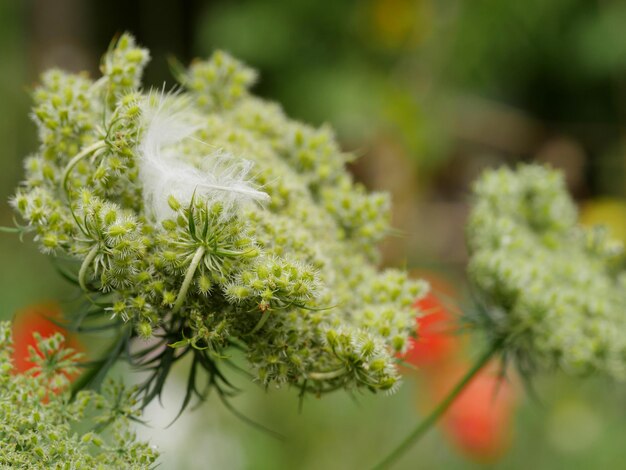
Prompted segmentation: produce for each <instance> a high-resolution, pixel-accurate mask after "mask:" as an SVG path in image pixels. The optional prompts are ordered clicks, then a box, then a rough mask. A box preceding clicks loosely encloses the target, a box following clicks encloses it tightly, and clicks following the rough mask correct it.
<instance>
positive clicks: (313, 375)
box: [307, 367, 346, 380]
mask: <svg viewBox="0 0 626 470" xmlns="http://www.w3.org/2000/svg"><path fill="white" fill-rule="evenodd" d="M345 373H346V369H344V368H343V367H342V368H341V369H336V370H331V371H329V372H309V374H308V376H307V377H308V378H309V379H312V380H331V379H336V378H337V377H341V376H342V375H343V374H345Z"/></svg>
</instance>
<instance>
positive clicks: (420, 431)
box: [373, 342, 501, 470]
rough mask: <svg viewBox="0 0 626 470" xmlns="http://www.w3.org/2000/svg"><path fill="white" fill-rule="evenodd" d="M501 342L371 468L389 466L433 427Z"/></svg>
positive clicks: (476, 363) (376, 469)
mask: <svg viewBox="0 0 626 470" xmlns="http://www.w3.org/2000/svg"><path fill="white" fill-rule="evenodd" d="M500 347H501V343H500V342H495V343H494V344H493V345H492V346H491V348H489V349H488V350H487V351H485V353H483V355H482V356H480V357H479V358H478V360H477V361H476V362H475V363H474V365H473V366H472V368H471V369H470V370H469V371H467V373H466V374H465V375H464V376H463V378H461V380H460V381H459V382H458V383H457V384H456V386H455V387H454V388H453V389H452V391H451V392H450V393H449V394H448V395H447V396H446V397H445V398H444V399H443V401H442V402H441V403H439V405H438V406H437V407H436V408H435V409H434V410H433V411H432V413H431V414H430V415H429V416H428V417H427V418H426V419H424V420H423V421H422V422H421V423H420V424H419V425H418V426H417V427H416V428H415V429H414V430H413V431H412V432H411V434H409V435H408V436H407V437H406V438H405V439H404V441H403V442H402V443H401V444H400V445H399V446H398V447H397V448H396V449H395V450H394V451H393V452H391V453H390V454H389V455H388V456H387V457H385V459H384V460H383V461H382V462H380V463H379V464H378V465H376V466H375V467H374V468H373V470H381V469H384V468H389V467H390V466H391V464H392V463H393V462H394V461H396V460H397V459H398V458H399V457H400V456H401V455H402V454H404V452H406V451H407V450H408V449H409V448H410V447H411V446H412V445H413V444H414V443H415V442H417V441H418V440H419V439H420V438H421V437H422V436H423V435H424V434H426V432H427V431H428V430H429V429H430V428H431V427H433V425H434V424H435V423H436V422H437V421H438V420H439V418H441V417H442V416H443V414H444V413H445V412H446V411H447V410H448V408H450V405H452V403H454V400H455V399H456V398H457V397H458V396H459V394H460V393H461V392H462V391H463V389H465V387H466V386H467V385H468V384H469V383H470V382H471V380H472V379H473V378H474V376H475V375H476V374H477V373H478V372H479V371H480V370H481V369H482V368H483V367H484V366H485V364H487V362H489V360H490V359H491V358H492V356H493V355H494V354H495V353H496V352H497V351H498V350H499V349H500Z"/></svg>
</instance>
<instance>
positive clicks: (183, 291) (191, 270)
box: [173, 246, 206, 313]
mask: <svg viewBox="0 0 626 470" xmlns="http://www.w3.org/2000/svg"><path fill="white" fill-rule="evenodd" d="M205 251H206V250H205V248H204V247H203V246H201V247H199V248H198V249H197V250H196V253H195V254H194V255H193V258H192V260H191V264H190V265H189V267H188V268H187V272H186V273H185V279H184V280H183V285H182V286H180V290H179V291H178V297H176V302H175V303H174V309H173V312H174V313H176V312H178V311H179V310H180V307H182V305H183V302H184V301H185V298H186V297H187V291H188V290H189V286H191V281H192V280H193V276H194V274H195V273H196V269H198V265H199V264H200V261H202V257H203V256H204V252H205Z"/></svg>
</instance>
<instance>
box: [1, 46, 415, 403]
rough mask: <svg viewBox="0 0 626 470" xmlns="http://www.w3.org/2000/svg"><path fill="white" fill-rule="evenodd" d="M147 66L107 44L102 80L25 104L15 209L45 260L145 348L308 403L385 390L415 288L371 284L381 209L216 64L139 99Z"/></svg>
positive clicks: (245, 73) (238, 66) (67, 84)
mask: <svg viewBox="0 0 626 470" xmlns="http://www.w3.org/2000/svg"><path fill="white" fill-rule="evenodd" d="M148 60H149V54H148V51H146V50H145V49H142V48H139V47H138V46H137V45H136V44H135V41H134V39H133V38H132V37H131V36H129V35H126V34H125V35H122V36H121V37H120V39H119V40H118V41H117V43H116V45H115V47H113V48H112V49H111V50H110V51H109V52H108V53H107V54H106V55H105V57H104V59H103V61H102V72H103V76H102V77H101V78H100V79H98V80H96V81H92V80H91V79H90V78H88V77H87V76H86V75H83V74H69V73H65V72H62V71H59V70H51V71H49V72H47V73H45V74H44V75H43V77H42V82H41V85H40V86H39V87H38V88H37V89H36V90H35V91H34V93H33V96H34V101H35V105H34V109H33V114H32V116H33V120H34V121H35V123H36V124H37V127H38V130H39V138H40V142H41V145H40V147H39V149H38V151H37V152H36V153H35V154H34V155H32V156H30V157H29V158H28V159H27V161H26V178H25V180H24V182H23V183H22V185H21V187H20V188H19V190H18V191H17V194H16V195H15V197H14V199H13V201H12V202H13V205H14V207H15V208H16V209H17V211H18V212H19V213H20V214H21V216H22V217H23V219H24V220H25V221H26V224H27V227H28V228H29V229H31V230H33V231H34V233H35V239H36V241H37V243H38V244H39V246H40V247H41V249H42V250H43V251H44V252H45V253H50V254H52V255H54V256H58V257H68V256H69V257H71V258H73V259H75V260H77V261H78V264H79V267H78V269H77V273H76V276H77V280H78V282H79V284H80V286H81V287H82V288H83V289H84V290H85V291H87V292H91V293H98V294H107V295H108V297H107V299H111V298H112V299H113V300H112V301H111V306H110V308H109V313H110V314H111V315H112V316H114V317H117V318H122V319H123V320H124V321H125V322H127V323H128V322H129V323H131V324H132V325H134V330H135V332H136V335H137V336H140V337H143V338H146V339H148V338H150V337H151V336H152V335H153V334H155V333H156V332H158V331H160V330H161V329H162V328H165V329H166V330H168V331H171V329H172V328H174V327H176V328H177V329H178V330H180V337H179V338H178V339H179V341H177V342H176V343H175V346H176V347H179V348H197V349H202V350H208V351H210V352H212V353H214V354H213V356H212V357H213V358H220V357H223V354H224V350H225V349H227V348H228V346H229V345H231V344H233V342H234V341H236V342H237V344H241V343H243V344H245V349H246V354H247V357H248V360H249V362H250V364H251V367H252V369H253V370H254V374H255V376H256V379H257V380H258V381H260V382H261V383H263V384H265V385H269V384H272V383H274V384H283V383H286V384H292V385H297V386H299V387H301V388H303V389H304V390H306V391H310V392H313V393H316V394H320V393H323V392H326V391H330V390H334V389H338V388H356V387H366V388H369V389H370V390H372V391H378V390H389V389H393V388H394V386H395V385H396V384H397V382H398V379H399V375H398V372H397V368H396V360H395V357H396V355H397V354H398V353H402V352H404V351H405V350H406V349H407V347H408V344H409V342H408V337H409V336H410V335H411V334H413V332H414V330H415V322H414V318H415V315H416V312H415V310H414V309H413V308H412V307H411V305H412V304H413V303H414V301H415V299H416V298H419V297H420V296H421V295H423V294H424V293H425V291H426V290H427V285H426V284H425V283H423V282H421V281H413V280H409V279H408V278H407V275H406V273H405V272H402V271H399V270H393V269H391V270H386V271H382V272H380V271H378V270H377V268H376V259H377V252H376V248H375V246H376V243H377V242H378V241H379V240H381V238H383V236H385V234H386V232H387V231H388V226H389V209H390V207H389V199H388V196H387V195H386V194H384V193H368V192H367V191H366V190H365V189H364V188H363V187H362V186H361V185H360V184H358V183H356V182H354V181H353V180H352V178H351V176H350V174H349V173H348V172H347V171H346V168H345V164H346V163H347V162H348V161H350V160H351V158H352V157H351V156H350V155H348V154H346V153H344V152H342V151H341V150H340V149H339V147H338V145H337V142H336V140H335V137H334V136H333V133H332V131H331V130H330V129H329V128H327V127H321V128H314V127H311V126H308V125H305V124H302V123H299V122H296V121H293V120H291V119H289V118H287V117H286V116H285V114H284V113H283V111H282V109H281V108H280V107H279V106H278V105H276V104H274V103H271V102H267V101H264V100H262V99H259V98H256V97H254V96H252V95H251V94H250V91H249V89H250V87H251V85H252V84H253V83H254V81H255V79H256V73H255V72H254V71H253V70H251V69H250V68H248V67H247V66H245V65H243V64H242V63H240V62H239V61H237V60H235V59H234V58H232V57H230V56H229V55H227V54H225V53H223V52H216V53H214V54H213V56H212V57H211V58H210V59H209V60H207V61H198V62H194V63H193V64H192V65H191V67H190V68H189V69H188V70H184V71H180V73H179V74H178V77H177V78H178V80H179V81H180V83H181V86H182V88H183V90H182V91H181V90H179V91H178V92H173V93H167V92H164V91H152V92H148V91H142V90H141V75H142V70H143V68H144V66H145V65H146V63H147V62H148Z"/></svg>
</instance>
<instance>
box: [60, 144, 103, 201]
mask: <svg viewBox="0 0 626 470" xmlns="http://www.w3.org/2000/svg"><path fill="white" fill-rule="evenodd" d="M105 145H106V142H104V141H103V140H99V141H97V142H95V143H94V144H91V145H90V146H89V147H85V148H84V149H82V150H81V151H80V152H79V153H78V154H76V156H75V157H74V158H72V159H71V160H70V161H69V163H68V164H67V166H66V167H65V170H64V171H63V180H62V181H63V188H64V189H65V192H66V193H67V194H69V188H68V181H69V176H70V172H71V171H72V168H74V167H75V166H76V164H77V163H78V162H79V161H81V160H82V159H83V158H85V157H86V156H87V155H90V154H92V153H93V152H95V151H96V150H100V149H101V148H103V147H104V146H105Z"/></svg>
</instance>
